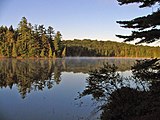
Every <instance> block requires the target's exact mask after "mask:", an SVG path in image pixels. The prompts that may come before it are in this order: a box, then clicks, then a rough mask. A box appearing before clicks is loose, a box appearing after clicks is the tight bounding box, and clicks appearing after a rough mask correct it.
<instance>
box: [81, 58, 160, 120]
mask: <svg viewBox="0 0 160 120" xmlns="http://www.w3.org/2000/svg"><path fill="white" fill-rule="evenodd" d="M151 64H152V65H154V66H155V67H153V68H152V67H150V65H151ZM159 66H160V63H159V62H158V60H157V59H150V60H149V59H148V60H139V61H138V62H137V63H136V64H135V65H134V66H133V67H132V72H133V76H132V77H129V78H125V77H123V76H120V75H119V73H118V71H117V67H116V66H115V65H114V64H113V65H110V64H108V63H107V64H105V65H104V66H103V67H102V68H100V69H99V70H97V69H96V70H95V71H92V72H91V73H90V75H89V77H88V79H87V86H86V88H85V90H84V91H83V92H82V93H81V94H80V98H81V97H83V96H86V95H92V96H93V98H94V99H95V100H98V101H99V100H100V101H103V103H104V104H103V105H102V106H101V110H102V111H103V112H102V114H101V119H102V120H117V119H118V120H150V119H151V118H154V119H160V116H159V110H160V102H159V99H160V94H159V92H160V89H159V85H160V82H159V80H160V76H159ZM148 73H149V75H147V74H148ZM132 79H133V80H135V81H137V82H140V81H141V83H142V84H144V82H143V81H145V82H148V83H149V86H148V87H149V90H146V89H139V87H138V86H137V88H131V87H130V86H128V85H127V83H126V82H124V80H132ZM146 87H147V86H146Z"/></svg>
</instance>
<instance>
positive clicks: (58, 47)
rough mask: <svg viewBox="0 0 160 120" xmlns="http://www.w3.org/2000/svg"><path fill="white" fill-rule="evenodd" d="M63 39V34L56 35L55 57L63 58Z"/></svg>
mask: <svg viewBox="0 0 160 120" xmlns="http://www.w3.org/2000/svg"><path fill="white" fill-rule="evenodd" d="M61 39H62V35H61V33H60V32H59V31H58V32H57V33H56V35H55V38H54V50H55V51H54V52H55V57H61V52H62V45H61Z"/></svg>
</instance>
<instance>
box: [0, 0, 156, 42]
mask: <svg viewBox="0 0 160 120" xmlns="http://www.w3.org/2000/svg"><path fill="white" fill-rule="evenodd" d="M152 10H154V9H153V8H143V9H139V8H138V5H137V4H131V5H124V6H120V5H119V4H118V2H117V0H0V26H1V25H5V26H10V25H13V26H14V28H17V27H18V23H19V22H20V20H21V18H22V17H26V18H27V20H28V22H30V23H31V24H32V25H35V24H43V25H45V26H46V28H47V27H48V26H52V27H53V28H54V29H55V31H60V32H61V34H62V36H63V39H65V40H73V39H93V40H104V41H105V40H112V41H118V42H122V41H123V39H119V38H117V37H116V36H115V34H124V35H129V34H130V31H131V30H129V29H124V28H121V27H120V25H119V24H117V23H116V21H117V20H131V19H133V18H136V17H139V16H143V15H147V14H149V13H151V12H152Z"/></svg>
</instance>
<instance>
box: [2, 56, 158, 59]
mask: <svg viewBox="0 0 160 120" xmlns="http://www.w3.org/2000/svg"><path fill="white" fill-rule="evenodd" d="M79 58H81V59H87V58H88V59H93V58H94V59H98V58H101V59H154V58H156V57H103V56H102V57H99V56H98V57H96V56H67V57H62V58H49V57H46V58H41V57H26V58H23V57H0V60H1V59H17V60H25V59H31V60H32V59H39V60H45V59H52V60H56V59H79ZM157 59H160V58H157Z"/></svg>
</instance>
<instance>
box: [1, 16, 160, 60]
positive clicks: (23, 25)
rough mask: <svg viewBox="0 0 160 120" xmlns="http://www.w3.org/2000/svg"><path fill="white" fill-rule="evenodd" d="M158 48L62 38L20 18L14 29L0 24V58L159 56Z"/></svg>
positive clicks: (57, 33) (159, 49)
mask: <svg viewBox="0 0 160 120" xmlns="http://www.w3.org/2000/svg"><path fill="white" fill-rule="evenodd" d="M159 51H160V47H149V46H142V45H132V44H127V43H119V42H113V41H97V40H90V39H84V40H78V39H74V40H63V41H62V34H61V33H60V32H59V31H57V32H56V33H55V30H54V28H53V27H51V26H49V27H48V28H47V29H46V28H45V27H44V25H34V26H33V25H32V24H31V23H29V22H28V21H27V19H26V18H25V17H22V19H21V21H20V23H19V24H18V28H16V29H14V28H13V27H12V25H11V26H10V27H6V26H1V27H0V57H14V58H19V57H20V58H57V57H65V56H96V57H145V58H146V57H148V58H150V57H152V58H155V57H160V54H159Z"/></svg>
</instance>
